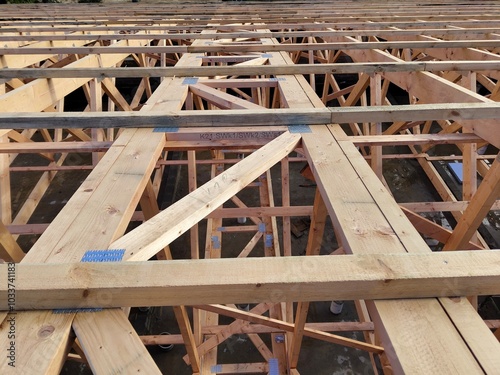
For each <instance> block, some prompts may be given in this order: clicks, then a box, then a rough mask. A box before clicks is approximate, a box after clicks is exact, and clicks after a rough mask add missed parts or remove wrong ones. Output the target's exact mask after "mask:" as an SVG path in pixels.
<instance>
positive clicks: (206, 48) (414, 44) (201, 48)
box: [0, 39, 500, 55]
mask: <svg viewBox="0 0 500 375" xmlns="http://www.w3.org/2000/svg"><path fill="white" fill-rule="evenodd" d="M209 43H210V42H209ZM498 47H500V40H495V39H491V40H487V39H486V40H439V41H434V40H432V41H420V40H419V41H404V42H398V41H392V42H359V43H358V42H338V43H295V44H292V43H289V44H266V45H265V46H264V45H262V44H260V43H259V42H255V43H254V44H234V45H231V44H223V43H210V44H207V45H196V46H192V45H191V46H167V47H159V46H150V47H146V46H143V47H45V48H42V47H40V48H37V47H23V48H9V47H8V48H0V55H28V54H29V55H37V54H78V55H88V54H108V53H127V54H132V53H212V52H213V53H221V52H261V51H275V52H291V51H326V50H352V49H354V50H364V49H380V50H386V49H403V48H498Z"/></svg>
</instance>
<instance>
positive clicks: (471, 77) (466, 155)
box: [462, 72, 478, 310]
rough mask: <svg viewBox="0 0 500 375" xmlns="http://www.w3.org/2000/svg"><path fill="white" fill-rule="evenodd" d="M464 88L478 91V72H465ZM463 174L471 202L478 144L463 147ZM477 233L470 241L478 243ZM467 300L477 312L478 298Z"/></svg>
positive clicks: (466, 197) (464, 197) (465, 196)
mask: <svg viewBox="0 0 500 375" xmlns="http://www.w3.org/2000/svg"><path fill="white" fill-rule="evenodd" d="M462 86H464V87H465V88H466V89H469V90H471V91H474V92H475V91H476V72H467V74H465V72H464V73H463V74H462ZM462 132H463V133H473V132H472V130H470V129H468V128H466V127H463V128H462ZM462 154H463V164H462V166H463V168H462V170H463V173H462V181H463V183H462V200H464V201H470V200H471V199H472V197H473V196H474V194H475V193H476V191H477V143H467V144H465V145H464V147H463V152H462ZM477 240H478V236H477V232H476V233H474V234H473V235H472V237H471V239H470V241H471V242H477ZM467 299H468V300H469V302H470V303H471V305H472V306H474V308H475V309H476V310H477V308H478V302H477V296H468V297H467Z"/></svg>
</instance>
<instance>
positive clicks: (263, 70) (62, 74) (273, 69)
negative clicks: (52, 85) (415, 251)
mask: <svg viewBox="0 0 500 375" xmlns="http://www.w3.org/2000/svg"><path fill="white" fill-rule="evenodd" d="M258 57H260V56H259V55H255V58H258ZM497 69H498V62H496V61H425V62H394V63H390V62H388V63H384V62H380V63H338V64H296V65H262V66H245V65H242V66H197V67H165V68H161V67H153V68H136V67H127V68H106V67H103V68H64V69H39V68H22V69H13V68H6V69H2V70H0V79H14V78H113V77H116V78H129V77H174V76H176V77H193V76H195V77H208V76H216V75H228V76H233V75H276V74H280V75H285V74H286V75H290V74H355V73H368V74H372V73H383V72H415V71H419V72H421V71H426V72H437V71H481V72H487V71H491V70H497Z"/></svg>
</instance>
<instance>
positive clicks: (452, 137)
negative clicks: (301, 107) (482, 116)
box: [348, 133, 484, 146]
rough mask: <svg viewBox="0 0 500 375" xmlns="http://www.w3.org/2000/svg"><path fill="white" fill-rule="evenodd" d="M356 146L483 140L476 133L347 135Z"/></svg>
mask: <svg viewBox="0 0 500 375" xmlns="http://www.w3.org/2000/svg"><path fill="white" fill-rule="evenodd" d="M348 139H349V140H351V141H352V143H354V144H355V145H356V146H404V145H409V144H412V145H434V144H457V143H479V142H484V140H483V139H482V138H481V137H479V136H477V135H476V134H470V133H451V134H441V133H436V134H411V135H410V134H400V135H360V136H352V137H348Z"/></svg>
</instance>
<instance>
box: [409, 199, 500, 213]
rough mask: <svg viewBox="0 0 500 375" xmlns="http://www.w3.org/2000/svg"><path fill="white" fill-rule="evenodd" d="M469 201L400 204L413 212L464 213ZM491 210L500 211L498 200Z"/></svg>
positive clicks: (499, 201)
mask: <svg viewBox="0 0 500 375" xmlns="http://www.w3.org/2000/svg"><path fill="white" fill-rule="evenodd" d="M469 203H470V202H469V201H455V202H451V201H450V202H408V203H400V204H399V205H400V206H401V207H404V208H406V209H408V210H410V211H413V212H439V211H443V212H453V211H457V212H458V211H465V209H466V208H467V206H468V205H469ZM491 209H492V210H500V200H497V201H495V202H494V203H493V205H492V206H491Z"/></svg>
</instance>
